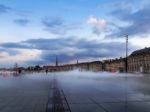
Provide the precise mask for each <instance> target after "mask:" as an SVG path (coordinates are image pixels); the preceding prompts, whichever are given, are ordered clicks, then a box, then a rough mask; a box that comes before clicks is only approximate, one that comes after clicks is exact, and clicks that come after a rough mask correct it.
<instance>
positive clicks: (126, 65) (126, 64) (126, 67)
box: [125, 35, 128, 73]
mask: <svg viewBox="0 0 150 112" xmlns="http://www.w3.org/2000/svg"><path fill="white" fill-rule="evenodd" d="M125 37H126V60H125V69H126V73H127V72H128V35H126V36H125Z"/></svg>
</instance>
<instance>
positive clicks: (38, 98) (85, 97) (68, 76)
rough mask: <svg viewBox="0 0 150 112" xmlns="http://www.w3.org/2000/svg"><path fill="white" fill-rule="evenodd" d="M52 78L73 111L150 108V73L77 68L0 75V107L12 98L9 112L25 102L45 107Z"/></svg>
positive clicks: (139, 111) (136, 111)
mask: <svg viewBox="0 0 150 112" xmlns="http://www.w3.org/2000/svg"><path fill="white" fill-rule="evenodd" d="M54 78H55V79H56V80H57V82H58V86H59V87H60V88H61V89H63V91H64V93H65V95H66V98H67V100H68V103H69V105H70V107H71V110H72V112H150V87H149V85H150V76H149V75H143V74H120V73H107V72H98V73H92V72H79V71H73V72H61V73H48V74H46V73H33V74H26V75H25V74H24V75H19V77H13V76H12V75H7V79H6V78H4V77H3V76H0V107H1V105H4V103H6V104H7V102H10V101H11V103H8V104H7V107H10V108H11V107H12V106H11V105H13V104H16V105H15V107H16V108H17V107H20V108H18V111H16V110H14V109H13V108H11V109H12V110H11V111H12V112H20V111H21V109H24V108H26V105H25V104H29V105H28V106H29V107H30V108H32V109H36V112H38V111H39V110H41V111H44V109H45V108H46V103H47V100H48V97H49V95H50V94H51V92H52V90H51V87H52V83H53V79H54ZM20 102H24V103H23V104H21V103H20ZM29 102H30V103H29ZM1 110H3V111H4V110H6V108H2V109H1Z"/></svg>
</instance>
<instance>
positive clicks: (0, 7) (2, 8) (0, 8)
mask: <svg viewBox="0 0 150 112" xmlns="http://www.w3.org/2000/svg"><path fill="white" fill-rule="evenodd" d="M10 9H11V8H10V7H7V6H5V5H2V4H0V14H2V13H7V12H9V10H10Z"/></svg>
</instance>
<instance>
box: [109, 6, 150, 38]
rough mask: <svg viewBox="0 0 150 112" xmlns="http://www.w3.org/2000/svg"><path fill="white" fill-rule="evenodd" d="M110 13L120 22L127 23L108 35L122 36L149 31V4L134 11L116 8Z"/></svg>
mask: <svg viewBox="0 0 150 112" xmlns="http://www.w3.org/2000/svg"><path fill="white" fill-rule="evenodd" d="M111 14H112V15H113V16H114V17H116V18H117V19H119V20H121V21H122V22H126V23H128V24H127V25H125V26H122V27H120V29H118V31H117V32H115V33H113V32H112V34H111V35H109V37H122V36H124V35H127V34H128V35H130V36H140V35H147V34H149V33H150V5H148V6H145V7H144V8H142V9H139V10H138V11H134V12H133V11H131V10H121V9H118V10H115V11H113V12H112V13H111ZM118 26H119V23H118Z"/></svg>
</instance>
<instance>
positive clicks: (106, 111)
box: [89, 98, 109, 112]
mask: <svg viewBox="0 0 150 112" xmlns="http://www.w3.org/2000/svg"><path fill="white" fill-rule="evenodd" d="M89 99H90V100H91V101H92V102H93V103H94V104H96V105H97V106H99V107H100V108H102V109H103V110H104V111H105V112H109V111H108V110H107V109H105V108H104V107H103V106H101V105H100V104H99V103H97V102H96V101H95V100H93V99H92V98H89Z"/></svg>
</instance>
